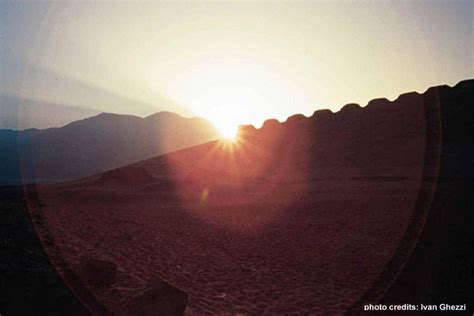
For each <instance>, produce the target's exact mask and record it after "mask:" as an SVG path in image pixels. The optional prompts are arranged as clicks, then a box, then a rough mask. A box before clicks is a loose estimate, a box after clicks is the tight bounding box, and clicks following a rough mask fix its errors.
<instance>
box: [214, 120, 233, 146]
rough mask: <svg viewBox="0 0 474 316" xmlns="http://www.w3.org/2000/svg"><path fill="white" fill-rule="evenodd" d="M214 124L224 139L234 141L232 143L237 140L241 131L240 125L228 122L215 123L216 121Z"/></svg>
mask: <svg viewBox="0 0 474 316" xmlns="http://www.w3.org/2000/svg"><path fill="white" fill-rule="evenodd" d="M213 123H214V126H215V127H216V129H217V130H218V131H219V133H220V134H221V136H222V138H223V139H225V140H229V141H232V142H234V141H236V140H237V134H238V131H239V126H238V124H235V123H231V122H228V121H227V122H226V121H225V120H224V121H221V122H215V121H214V122H213Z"/></svg>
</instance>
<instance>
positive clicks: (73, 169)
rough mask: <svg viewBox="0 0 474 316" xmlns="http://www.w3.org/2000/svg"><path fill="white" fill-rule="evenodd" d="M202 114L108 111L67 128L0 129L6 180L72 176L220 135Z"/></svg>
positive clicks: (1, 176) (1, 170) (0, 169)
mask: <svg viewBox="0 0 474 316" xmlns="http://www.w3.org/2000/svg"><path fill="white" fill-rule="evenodd" d="M217 137H218V134H217V132H216V130H215V129H214V127H213V126H212V125H211V124H210V123H209V122H207V121H206V120H204V119H201V118H190V119H187V118H183V117H180V116H179V115H177V114H174V113H171V112H159V113H156V114H154V115H151V116H148V117H146V118H140V117H136V116H131V115H118V114H108V113H103V114H100V115H97V116H94V117H91V118H87V119H84V120H80V121H76V122H73V123H70V124H68V125H66V126H64V127H61V128H49V129H44V130H38V129H29V130H25V131H12V130H0V160H1V161H2V164H1V165H0V181H3V182H13V183H16V182H19V181H20V180H22V181H26V182H34V181H39V182H42V181H58V180H70V179H75V178H80V177H84V176H88V175H91V174H94V173H97V172H101V171H105V170H108V169H112V168H116V167H119V166H122V165H126V164H129V163H132V162H136V161H139V160H143V159H146V158H149V157H153V156H156V155H160V154H163V153H167V152H170V151H173V150H177V149H181V148H184V147H187V146H193V145H196V144H200V143H204V142H207V141H210V140H213V139H216V138H217Z"/></svg>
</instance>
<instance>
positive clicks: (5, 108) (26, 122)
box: [0, 95, 100, 130]
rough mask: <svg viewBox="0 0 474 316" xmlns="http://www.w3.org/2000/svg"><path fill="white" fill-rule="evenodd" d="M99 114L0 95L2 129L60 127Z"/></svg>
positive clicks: (92, 111) (78, 108)
mask: <svg viewBox="0 0 474 316" xmlns="http://www.w3.org/2000/svg"><path fill="white" fill-rule="evenodd" d="M99 113H100V111H97V110H94V109H89V108H84V107H77V106H67V105H62V104H56V103H50V102H44V101H35V100H30V99H25V98H19V97H16V96H12V95H0V129H14V130H25V129H29V128H50V127H60V126H64V125H66V124H69V123H71V122H74V121H77V120H82V119H85V118H87V117H91V116H94V115H97V114H99Z"/></svg>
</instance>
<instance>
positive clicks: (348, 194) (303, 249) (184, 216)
mask: <svg viewBox="0 0 474 316" xmlns="http://www.w3.org/2000/svg"><path fill="white" fill-rule="evenodd" d="M187 181H188V182H179V181H177V182H175V183H174V185H173V187H172V188H171V187H170V186H169V185H167V184H166V183H164V182H163V180H156V179H155V180H152V181H151V182H147V183H146V184H137V183H134V184H133V185H129V186H127V185H122V184H121V185H117V184H116V183H112V184H111V183H97V181H95V182H93V181H89V182H86V183H81V184H74V185H69V186H61V187H54V188H48V189H46V190H44V191H43V193H42V197H43V198H42V200H43V201H44V209H43V211H42V214H43V215H42V217H43V224H42V225H43V226H44V228H45V229H47V230H48V231H49V233H48V235H49V237H46V238H49V239H52V240H51V241H50V243H54V245H55V247H54V249H55V253H51V252H50V255H51V257H52V258H54V257H55V256H56V257H61V258H63V259H64V260H65V262H66V263H67V264H69V265H70V266H74V265H75V264H77V263H78V262H79V260H81V258H83V257H85V256H89V257H94V258H100V259H106V260H109V261H112V262H114V263H116V264H117V265H118V267H119V276H118V280H117V282H116V283H115V284H114V285H113V286H111V287H102V288H91V291H92V292H93V293H94V294H95V295H96V296H97V298H98V300H99V301H100V302H101V303H103V304H104V305H105V306H106V307H107V308H108V309H109V310H111V311H114V312H119V311H120V310H121V309H122V308H123V306H124V305H125V304H126V303H127V301H128V299H130V297H131V296H133V295H136V294H138V293H140V292H141V291H143V289H144V286H145V284H146V283H147V281H148V280H150V279H152V278H153V277H154V276H158V277H160V278H162V279H164V280H166V281H168V282H169V283H170V284H172V285H174V286H175V287H177V288H180V289H182V290H184V291H185V292H187V293H188V294H189V303H188V306H187V308H186V314H189V315H203V314H220V315H226V314H228V315H231V314H232V315H236V314H244V315H251V314H322V313H330V314H334V313H341V312H344V311H345V310H346V309H347V308H349V307H350V305H351V304H353V303H354V302H355V301H356V300H357V299H358V298H359V297H360V296H361V295H362V294H363V293H364V291H365V290H367V288H369V287H370V285H371V284H372V282H373V281H374V279H375V278H376V277H377V276H378V275H379V273H380V272H381V270H382V269H383V268H384V266H385V265H386V264H387V262H388V261H389V260H390V259H391V258H392V256H393V254H394V251H395V250H396V247H397V245H398V243H399V241H400V239H401V238H402V236H403V234H404V232H405V230H406V227H407V225H408V223H409V221H410V217H411V215H412V212H413V205H414V203H415V199H416V193H417V189H418V183H417V181H412V182H410V181H408V180H406V181H393V180H389V179H386V180H384V181H381V180H373V179H369V180H361V179H358V180H334V179H333V180H330V181H329V180H327V181H314V182H305V183H303V185H302V184H301V183H295V182H290V183H279V185H278V186H275V187H277V188H278V189H274V190H273V191H272V192H267V193H265V194H264V195H260V196H257V197H255V192H252V190H250V189H249V190H247V189H246V188H245V186H243V187H242V186H240V187H239V188H238V189H237V188H232V187H227V189H225V190H221V191H219V192H215V191H216V190H214V191H210V192H208V193H207V196H206V199H205V200H206V201H203V194H201V196H200V197H199V198H195V197H194V195H192V194H189V198H188V199H186V198H184V197H183V194H182V193H177V192H183V191H184V192H188V193H189V192H193V191H192V189H193V188H188V189H183V188H187V187H190V185H189V179H188V180H187ZM91 183H92V184H91ZM301 187H304V189H303V190H302V189H301ZM166 188H167V189H166ZM177 188H179V190H178V189H177ZM295 188H298V189H295ZM292 189H293V191H292ZM275 190H276V191H275ZM280 191H281V192H280ZM278 192H280V193H278ZM288 192H297V193H294V194H288ZM284 193H286V196H285V195H284ZM204 195H206V194H204ZM275 197H278V198H275ZM239 201H240V203H239ZM242 201H243V202H242ZM43 238H45V237H43ZM46 248H48V247H46ZM52 260H53V261H54V259H52ZM58 268H59V270H61V267H58Z"/></svg>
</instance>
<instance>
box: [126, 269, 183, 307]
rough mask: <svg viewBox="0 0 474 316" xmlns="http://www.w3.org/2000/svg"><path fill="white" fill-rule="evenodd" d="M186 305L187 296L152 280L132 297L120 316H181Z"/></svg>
mask: <svg viewBox="0 0 474 316" xmlns="http://www.w3.org/2000/svg"><path fill="white" fill-rule="evenodd" d="M187 303H188V294H187V293H186V292H183V291H181V290H179V289H177V288H175V287H173V286H172V285H170V284H168V283H167V282H165V281H163V280H161V279H159V278H154V279H152V280H151V281H150V282H148V285H147V287H146V289H145V291H144V292H143V293H141V294H140V295H137V296H135V297H133V298H132V299H131V300H130V301H129V302H128V303H127V305H126V307H125V310H124V311H123V313H121V314H122V315H142V316H148V315H150V316H151V315H159V316H175V315H183V314H184V310H185V309H186V305H187Z"/></svg>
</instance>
